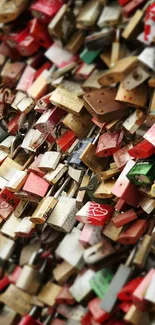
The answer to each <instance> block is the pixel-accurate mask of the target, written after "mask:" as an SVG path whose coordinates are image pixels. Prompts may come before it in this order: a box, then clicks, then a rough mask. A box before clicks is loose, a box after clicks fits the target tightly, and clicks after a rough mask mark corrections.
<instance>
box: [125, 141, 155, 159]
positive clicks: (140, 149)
mask: <svg viewBox="0 0 155 325" xmlns="http://www.w3.org/2000/svg"><path fill="white" fill-rule="evenodd" d="M128 153H129V155H130V156H131V157H134V158H136V159H145V158H149V157H150V156H152V155H154V154H155V147H154V146H153V145H152V144H151V143H150V142H149V141H147V140H143V141H142V142H140V143H138V144H136V146H134V147H133V148H131V149H129V150H128Z"/></svg>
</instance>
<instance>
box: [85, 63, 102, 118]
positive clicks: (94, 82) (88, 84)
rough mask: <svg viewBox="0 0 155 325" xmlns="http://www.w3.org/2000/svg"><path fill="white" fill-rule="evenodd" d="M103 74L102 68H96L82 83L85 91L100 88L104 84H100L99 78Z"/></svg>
mask: <svg viewBox="0 0 155 325" xmlns="http://www.w3.org/2000/svg"><path fill="white" fill-rule="evenodd" d="M102 74H103V71H102V70H97V69H95V70H94V71H93V72H92V73H91V75H90V76H89V77H88V78H87V79H86V80H85V81H84V83H83V84H82V89H83V90H84V91H90V90H95V89H100V88H101V87H102V86H101V85H100V84H99V82H98V79H99V78H100V76H102ZM93 122H94V121H93Z"/></svg>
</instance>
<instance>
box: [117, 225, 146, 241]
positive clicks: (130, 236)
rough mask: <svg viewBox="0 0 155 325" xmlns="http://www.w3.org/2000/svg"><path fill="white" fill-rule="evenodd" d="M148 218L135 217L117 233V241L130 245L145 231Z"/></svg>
mask: <svg viewBox="0 0 155 325" xmlns="http://www.w3.org/2000/svg"><path fill="white" fill-rule="evenodd" d="M147 228H148V220H143V219H137V220H135V221H133V222H132V224H131V225H128V226H127V228H126V229H124V230H123V231H122V232H121V234H120V235H119V237H118V239H117V241H118V242H119V243H121V244H124V245H125V244H126V245H132V244H135V243H136V242H137V240H138V239H139V238H140V237H141V236H142V235H143V234H144V233H145V232H146V230H147Z"/></svg>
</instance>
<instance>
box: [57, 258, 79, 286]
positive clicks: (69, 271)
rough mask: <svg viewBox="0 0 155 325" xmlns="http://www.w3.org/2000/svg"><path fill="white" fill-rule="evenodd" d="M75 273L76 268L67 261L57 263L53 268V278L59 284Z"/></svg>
mask: <svg viewBox="0 0 155 325" xmlns="http://www.w3.org/2000/svg"><path fill="white" fill-rule="evenodd" d="M75 273H77V269H76V268H75V267H74V266H72V265H71V264H69V263H68V262H67V261H64V262H62V263H61V264H58V265H57V266H56V267H55V268H54V269H53V276H54V279H55V280H56V281H57V282H58V283H59V284H60V285H62V284H64V283H65V282H66V281H67V280H68V279H69V278H70V277H71V276H72V275H73V274H75Z"/></svg>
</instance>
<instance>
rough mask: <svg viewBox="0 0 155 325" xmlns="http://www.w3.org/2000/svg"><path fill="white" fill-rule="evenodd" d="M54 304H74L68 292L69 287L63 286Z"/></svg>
mask: <svg viewBox="0 0 155 325" xmlns="http://www.w3.org/2000/svg"><path fill="white" fill-rule="evenodd" d="M56 303H57V304H63V303H64V304H67V305H73V304H74V303H75V299H74V298H73V296H72V295H71V293H70V292H69V286H68V285H64V286H63V287H62V290H61V291H60V293H59V294H58V296H57V297H56Z"/></svg>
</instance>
